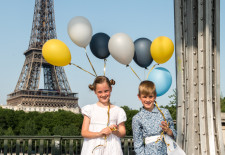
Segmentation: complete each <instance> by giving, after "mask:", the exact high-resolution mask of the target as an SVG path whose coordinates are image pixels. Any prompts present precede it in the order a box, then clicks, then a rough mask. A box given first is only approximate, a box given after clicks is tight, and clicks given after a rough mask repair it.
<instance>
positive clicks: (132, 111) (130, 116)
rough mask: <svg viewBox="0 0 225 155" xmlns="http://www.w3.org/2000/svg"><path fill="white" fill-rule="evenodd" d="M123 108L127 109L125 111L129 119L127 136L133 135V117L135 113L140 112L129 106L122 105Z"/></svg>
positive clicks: (126, 124) (126, 123)
mask: <svg viewBox="0 0 225 155" xmlns="http://www.w3.org/2000/svg"><path fill="white" fill-rule="evenodd" d="M121 108H123V109H124V111H125V113H126V115H127V121H126V122H125V126H126V135H127V136H132V135H133V132H132V118H133V117H134V115H136V114H137V113H138V110H132V109H130V108H129V107H128V106H122V107H121Z"/></svg>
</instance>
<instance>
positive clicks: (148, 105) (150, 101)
mask: <svg viewBox="0 0 225 155" xmlns="http://www.w3.org/2000/svg"><path fill="white" fill-rule="evenodd" d="M138 98H139V100H140V101H141V103H142V104H143V106H144V108H145V109H146V110H148V111H152V109H153V108H154V103H155V99H156V96H155V95H153V94H150V95H143V94H142V95H138Z"/></svg>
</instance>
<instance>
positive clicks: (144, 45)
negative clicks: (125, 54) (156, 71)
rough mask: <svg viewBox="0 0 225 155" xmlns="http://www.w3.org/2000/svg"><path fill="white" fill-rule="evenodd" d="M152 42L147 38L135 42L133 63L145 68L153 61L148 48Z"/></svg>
mask: <svg viewBox="0 0 225 155" xmlns="http://www.w3.org/2000/svg"><path fill="white" fill-rule="evenodd" d="M151 44H152V42H151V41H150V40H149V39H147V38H139V39H137V40H135V42H134V46H135V52H134V58H133V59H134V61H135V62H136V64H137V65H138V66H140V67H143V68H147V67H148V66H149V65H150V64H151V63H152V61H153V59H152V56H151V52H150V47H151Z"/></svg>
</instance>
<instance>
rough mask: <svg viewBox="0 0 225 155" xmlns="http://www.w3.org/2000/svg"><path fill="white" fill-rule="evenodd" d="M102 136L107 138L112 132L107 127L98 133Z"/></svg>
mask: <svg viewBox="0 0 225 155" xmlns="http://www.w3.org/2000/svg"><path fill="white" fill-rule="evenodd" d="M100 133H101V134H102V135H103V136H108V135H110V134H111V133H112V130H111V129H110V128H109V127H106V128H104V129H102V130H101V131H100Z"/></svg>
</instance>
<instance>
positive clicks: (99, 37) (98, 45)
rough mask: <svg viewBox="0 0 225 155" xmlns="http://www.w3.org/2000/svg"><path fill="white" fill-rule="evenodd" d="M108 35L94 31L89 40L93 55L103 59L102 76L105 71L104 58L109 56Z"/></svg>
mask: <svg viewBox="0 0 225 155" xmlns="http://www.w3.org/2000/svg"><path fill="white" fill-rule="evenodd" d="M109 39H110V37H109V36H108V35H107V34H105V33H102V32H100V33H96V34H95V35H93V37H92V39H91V42H90V49H91V52H92V53H93V55H94V56H95V57H97V58H99V59H104V76H105V71H106V58H108V57H109V55H110V53H109V49H108V43H109Z"/></svg>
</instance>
